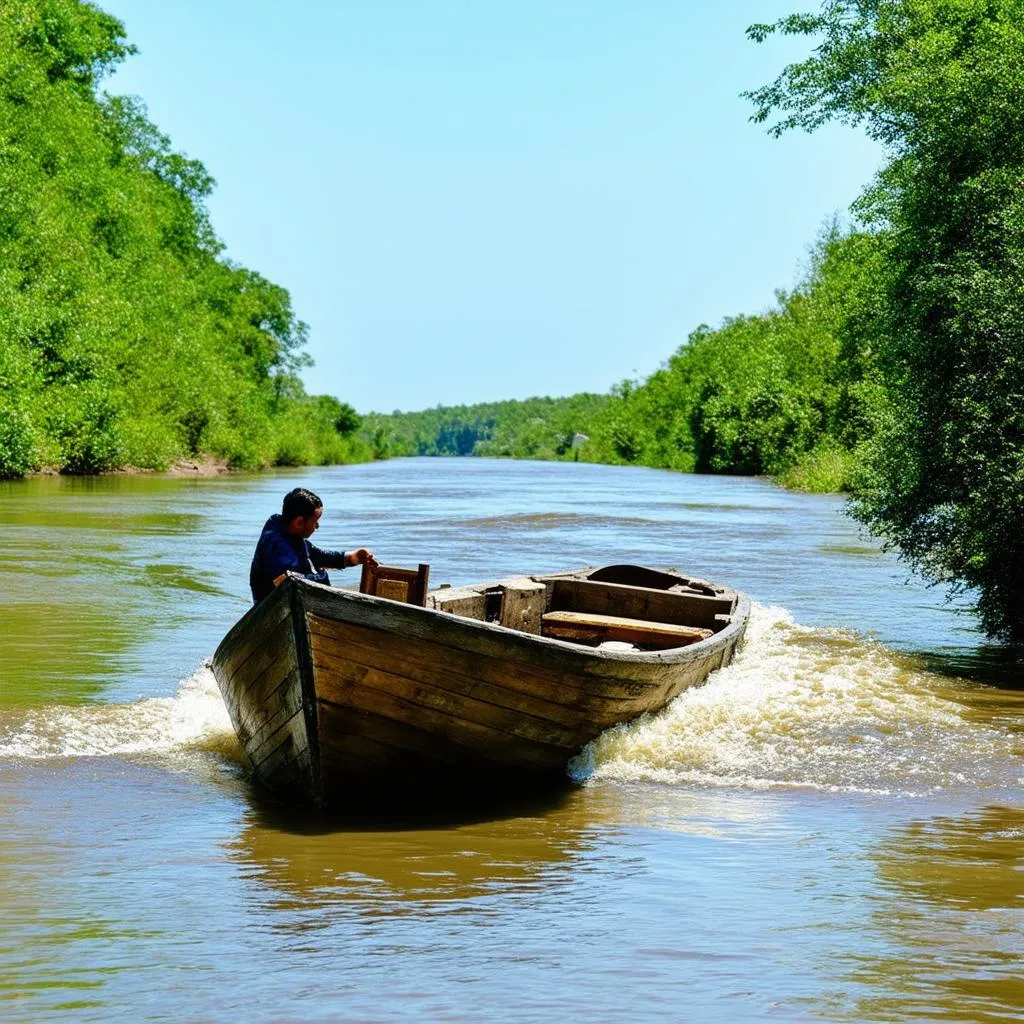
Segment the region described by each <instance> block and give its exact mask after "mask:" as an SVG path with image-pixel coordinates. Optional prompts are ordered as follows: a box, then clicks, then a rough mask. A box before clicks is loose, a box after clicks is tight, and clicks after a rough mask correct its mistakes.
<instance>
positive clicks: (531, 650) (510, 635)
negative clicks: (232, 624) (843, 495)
mask: <svg viewBox="0 0 1024 1024" xmlns="http://www.w3.org/2000/svg"><path fill="white" fill-rule="evenodd" d="M541 579H543V577H541ZM285 587H288V588H291V587H295V588H297V596H298V597H299V598H300V601H301V604H302V609H303V611H305V612H309V611H313V612H314V614H316V613H318V612H319V611H320V610H321V609H315V608H307V607H306V601H305V598H307V597H308V598H312V600H313V602H314V604H321V603H322V602H325V601H326V602H328V603H329V604H330V605H334V607H337V608H341V607H344V606H345V605H346V604H350V605H351V606H353V607H355V608H361V609H363V610H366V611H373V610H376V611H378V612H380V613H381V615H382V617H383V618H382V620H381V621H379V622H377V623H374V624H373V627H372V628H375V629H380V630H382V631H384V632H399V631H400V630H401V627H402V620H403V619H405V620H406V621H409V622H414V623H420V624H422V625H424V626H427V625H430V624H434V625H437V624H444V626H446V627H454V629H455V631H456V632H463V633H466V634H468V635H477V636H480V637H483V638H487V639H492V640H497V641H499V642H500V643H502V644H503V645H505V647H506V650H508V651H509V652H511V650H512V649H516V648H518V649H520V650H521V651H522V652H523V653H524V654H525V655H526V657H525V658H524V659H523V660H529V661H533V660H535V659H536V657H537V654H538V652H539V651H549V652H551V653H552V654H557V655H560V656H569V657H570V659H571V660H572V661H575V662H577V663H578V664H577V665H575V666H574V667H573V668H572V669H571V670H572V671H581V670H585V666H591V667H592V666H594V665H600V666H602V667H611V666H613V665H623V666H627V665H650V666H655V667H656V666H659V665H661V666H663V665H680V664H686V663H687V662H691V661H698V660H702V659H704V658H707V657H710V656H713V655H714V654H715V653H717V652H718V651H719V650H720V649H722V648H724V647H728V646H729V645H731V644H733V643H735V642H736V641H737V639H738V636H737V634H739V635H740V636H741V635H742V633H743V631H744V630H745V629H746V626H747V620H748V619H749V617H750V598H749V597H748V596H747V595H746V594H745V593H743V592H741V591H738V590H737V591H731V592H732V593H733V594H735V597H736V603H735V606H734V608H733V611H732V613H731V616H730V619H731V621H730V622H728V623H727V624H726V625H725V626H724V627H723V628H722V629H721V630H719V631H718V632H717V633H713V634H712V635H711V636H709V637H707V638H706V639H704V640H700V641H698V642H697V643H694V644H689V645H687V646H684V647H670V648H666V649H664V650H661V651H615V650H601V649H599V648H596V647H588V646H586V645H583V644H579V643H573V642H572V641H570V640H558V639H556V638H555V637H547V636H540V635H537V634H534V633H524V632H522V631H521V630H517V629H512V628H511V627H508V626H502V625H499V624H498V623H496V622H484V621H482V620H480V619H471V618H467V617H464V616H460V615H456V614H454V613H452V612H445V611H441V610H440V609H437V608H421V607H419V606H417V605H410V604H403V603H401V602H398V601H390V600H388V599H387V598H382V597H371V596H370V595H368V594H360V593H359V592H358V591H353V590H342V589H340V588H338V587H328V586H326V585H324V584H322V583H315V582H313V581H312V580H305V579H290V580H287V581H285V583H283V584H282V586H281V587H280V588H278V589H284V588H285ZM640 589H644V588H640ZM730 589H731V588H730ZM395 619H397V620H398V621H393V620H395ZM387 620H392V621H387ZM360 624H361V625H368V623H365V622H362V623H360ZM229 635H230V634H229ZM225 639H227V638H225ZM435 639H436V640H437V642H440V643H442V644H443V643H444V641H443V640H442V639H440V638H435ZM506 656H507V655H506Z"/></svg>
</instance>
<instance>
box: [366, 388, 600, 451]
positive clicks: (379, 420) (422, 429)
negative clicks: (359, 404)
mask: <svg viewBox="0 0 1024 1024" xmlns="http://www.w3.org/2000/svg"><path fill="white" fill-rule="evenodd" d="M611 400H612V399H611V397H610V396H608V395H589V394H579V395H573V396H571V397H570V398H527V399H525V400H524V401H520V402H517V401H507V402H485V403H481V404H478V405H448V406H445V405H439V406H437V407H436V408H434V409H425V410H424V411H423V412H394V413H391V414H390V415H381V414H379V413H370V414H369V415H367V416H364V417H363V430H362V436H363V440H364V441H365V442H366V444H368V445H369V446H370V447H371V449H372V450H373V453H374V456H375V457H376V458H379V459H384V458H393V457H396V456H409V455H489V456H492V457H499V456H501V457H509V458H519V459H559V458H572V452H573V440H574V438H575V436H576V434H577V433H579V432H581V431H582V430H583V428H584V426H586V425H587V424H589V423H592V422H594V420H595V419H596V417H597V416H598V415H599V414H600V412H601V410H602V409H604V408H605V407H606V406H607V405H608V404H609V403H610V402H611ZM578 443H579V442H578Z"/></svg>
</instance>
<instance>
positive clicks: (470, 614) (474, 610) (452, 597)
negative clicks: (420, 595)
mask: <svg viewBox="0 0 1024 1024" xmlns="http://www.w3.org/2000/svg"><path fill="white" fill-rule="evenodd" d="M431 602H433V604H432V605H431ZM427 605H428V607H431V606H432V607H434V608H436V609H437V610H438V611H441V612H447V613H448V614H449V615H459V616H461V617H462V618H465V619H478V620H479V621H481V622H483V620H484V617H485V615H486V608H487V598H486V597H484V595H483V594H482V593H481V592H480V591H478V590H470V589H469V588H460V589H457V590H456V589H455V588H448V589H445V590H435V591H434V593H433V594H432V595H431V596H430V598H428V600H427Z"/></svg>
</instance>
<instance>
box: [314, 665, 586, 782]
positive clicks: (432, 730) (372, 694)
mask: <svg viewBox="0 0 1024 1024" xmlns="http://www.w3.org/2000/svg"><path fill="white" fill-rule="evenodd" d="M404 683H405V685H407V684H408V681H407V680H405V681H404ZM317 687H318V692H319V695H320V698H321V702H323V701H324V700H329V701H331V702H333V703H336V704H339V705H341V706H342V707H349V708H354V709H355V710H358V711H368V712H371V713H372V714H375V715H379V716H381V717H383V718H389V719H392V720H393V721H396V722H402V723H404V724H406V725H410V726H414V727H415V728H417V729H420V730H422V731H424V732H427V733H429V734H431V735H434V736H438V737H443V738H444V739H448V740H452V741H454V742H456V743H460V744H462V745H463V746H467V747H470V748H471V749H472V750H474V751H476V752H478V754H482V755H484V756H485V758H486V759H496V758H497V759H500V758H505V759H506V760H510V761H513V762H514V761H516V760H522V761H523V762H524V763H531V762H535V761H540V762H542V763H545V764H547V763H549V762H550V759H551V757H552V756H554V755H555V754H557V755H558V756H560V757H563V758H564V757H566V747H565V745H564V744H561V743H557V742H555V743H551V742H550V741H549V740H548V739H546V738H542V737H541V736H537V737H536V738H534V737H533V736H525V735H516V734H514V733H512V732H508V731H505V730H503V729H499V728H496V727H494V726H492V725H488V724H484V723H482V722H477V721H472V720H471V719H468V718H460V717H457V716H456V715H455V714H453V713H451V712H449V711H448V710H445V709H443V708H439V707H436V706H432V705H431V704H430V703H429V701H427V700H425V699H423V698H422V697H420V698H416V699H412V698H410V697H407V696H405V695H400V693H399V691H403V681H402V680H400V679H396V678H393V677H391V676H390V675H389V674H388V673H386V672H381V671H379V670H377V669H362V668H359V667H358V666H350V667H349V670H348V671H347V672H344V673H342V672H336V673H332V674H331V676H330V677H329V678H327V677H325V676H322V675H320V674H319V673H318V676H317ZM403 692H404V693H406V694H407V693H408V690H404V691H403ZM537 731H538V733H539V732H540V730H537ZM572 749H575V748H572Z"/></svg>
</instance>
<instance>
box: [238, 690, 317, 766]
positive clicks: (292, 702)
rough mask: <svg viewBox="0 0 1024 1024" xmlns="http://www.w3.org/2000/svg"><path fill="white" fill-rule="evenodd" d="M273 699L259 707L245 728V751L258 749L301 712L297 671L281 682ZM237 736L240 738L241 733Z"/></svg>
mask: <svg viewBox="0 0 1024 1024" xmlns="http://www.w3.org/2000/svg"><path fill="white" fill-rule="evenodd" d="M274 697H275V700H274V701H273V702H268V703H266V704H263V705H261V706H260V708H259V711H258V712H256V713H254V714H253V716H252V717H251V718H250V719H249V722H248V724H247V725H246V726H245V729H246V731H247V733H248V739H247V740H246V741H245V746H246V749H248V750H258V749H260V748H261V747H262V745H263V744H264V743H265V742H266V740H267V739H268V738H269V737H271V736H273V735H274V734H275V733H276V732H277V730H278V729H280V728H281V726H282V725H284V724H285V723H286V722H287V721H289V720H290V719H292V718H293V717H294V716H295V715H297V714H298V713H299V712H300V711H302V688H301V686H300V685H299V678H298V672H297V671H292V672H291V673H289V674H288V676H287V677H286V678H285V679H284V680H282V682H281V684H280V687H279V689H278V690H277V691H275V693H274ZM239 736H240V738H241V732H240V733H239Z"/></svg>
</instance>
